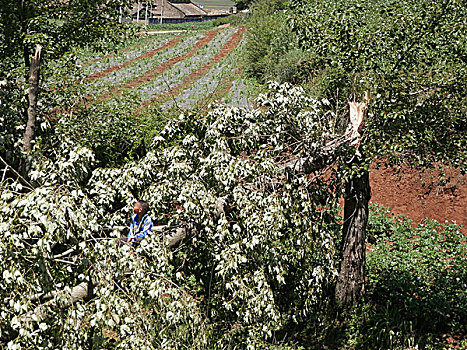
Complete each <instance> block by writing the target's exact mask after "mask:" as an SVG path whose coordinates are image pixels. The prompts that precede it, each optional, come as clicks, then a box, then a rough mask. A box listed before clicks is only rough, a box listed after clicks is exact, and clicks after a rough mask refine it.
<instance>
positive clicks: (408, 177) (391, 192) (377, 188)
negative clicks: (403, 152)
mask: <svg viewBox="0 0 467 350" xmlns="http://www.w3.org/2000/svg"><path fill="white" fill-rule="evenodd" d="M441 171H442V172H440V170H439V169H416V168H415V169H412V168H410V167H408V166H402V167H400V168H395V167H392V168H384V167H382V168H380V169H377V168H376V166H372V168H371V169H370V184H371V193H372V196H371V202H376V203H379V204H381V205H384V206H388V207H391V209H392V211H393V212H394V213H396V214H403V215H406V216H407V217H409V218H410V219H412V220H414V221H416V222H420V221H421V220H422V219H424V218H425V217H428V218H432V219H436V220H438V221H440V222H444V221H445V220H449V221H455V222H456V223H457V224H462V225H464V230H465V226H466V225H467V175H464V176H462V175H461V174H460V171H459V170H453V169H447V168H441ZM440 174H443V176H441V177H440V176H439V175H440Z"/></svg>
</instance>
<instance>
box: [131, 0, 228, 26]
mask: <svg viewBox="0 0 467 350" xmlns="http://www.w3.org/2000/svg"><path fill="white" fill-rule="evenodd" d="M146 4H147V5H146ZM146 6H147V8H148V11H147V16H148V17H147V19H148V22H149V23H183V22H201V21H206V20H210V19H216V18H219V17H223V16H228V15H229V11H223V12H222V11H217V12H212V11H208V10H204V9H202V8H201V7H199V6H198V5H196V4H194V3H193V2H191V1H190V0H171V1H168V0H152V1H150V0H149V1H147V2H146V1H141V2H139V3H134V4H133V9H132V10H131V18H132V19H133V21H136V20H137V19H138V18H139V21H140V22H141V21H143V22H144V20H145V18H146ZM138 13H139V16H138Z"/></svg>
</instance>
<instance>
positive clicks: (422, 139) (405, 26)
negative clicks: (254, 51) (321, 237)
mask: <svg viewBox="0 0 467 350" xmlns="http://www.w3.org/2000/svg"><path fill="white" fill-rule="evenodd" d="M290 5H291V11H290V23H291V25H292V27H293V29H294V31H295V32H296V33H297V35H298V36H299V40H300V42H301V45H302V47H303V48H304V49H306V50H308V51H309V52H310V53H311V54H312V55H313V56H314V58H315V61H314V66H315V67H316V70H315V72H317V73H315V74H316V76H315V78H317V80H316V81H319V83H320V84H321V86H322V89H321V93H322V96H321V97H325V98H328V99H329V100H330V101H331V105H332V106H335V109H336V110H337V109H338V108H341V107H342V106H344V107H345V106H346V105H347V101H352V100H357V101H358V100H359V99H360V96H362V95H363V94H364V92H365V91H368V92H370V102H369V105H368V118H367V120H366V122H365V124H366V126H365V129H364V132H363V138H362V142H361V144H360V146H359V147H358V148H356V150H355V152H351V154H350V155H349V159H352V161H351V162H350V164H351V166H350V167H349V166H345V167H343V169H342V171H343V172H344V173H345V174H346V177H347V185H346V191H345V203H346V204H345V217H344V222H345V223H346V224H345V225H344V232H343V237H344V241H343V245H344V246H345V247H347V248H348V251H346V252H345V253H344V260H343V263H342V264H341V271H340V276H339V282H338V284H337V291H336V292H337V296H338V299H339V301H340V302H341V303H342V304H353V303H354V302H355V301H356V300H357V299H358V297H359V295H360V294H361V291H362V287H363V281H364V279H363V278H364V276H363V274H364V263H365V249H364V244H365V227H366V219H365V216H366V215H365V213H367V212H368V199H369V183H368V166H369V163H370V162H371V160H372V159H374V158H376V157H378V158H380V159H385V160H387V161H388V162H389V163H400V162H402V161H407V162H409V163H410V164H412V165H421V166H431V164H432V163H433V162H442V163H449V164H453V165H455V166H462V165H463V164H465V159H466V153H465V150H466V137H465V136H466V123H465V115H466V114H467V100H466V95H465V91H466V88H467V70H466V68H465V67H466V65H465V63H466V57H467V55H466V50H467V40H466V33H467V32H466V31H465V14H464V12H465V9H464V7H465V6H464V5H465V4H464V2H463V1H461V0H443V1H424V0H411V1H393V2H387V1H378V0H373V1H363V2H362V1H353V0H352V1H347V0H346V1H339V0H338V1H325V0H308V1H305V2H304V1H291V4H290ZM349 204H351V206H350V207H349ZM352 206H354V208H352ZM355 219H357V220H356V221H355V222H354V221H353V220H355ZM351 253H352V254H354V255H351V256H350V255H349V254H351Z"/></svg>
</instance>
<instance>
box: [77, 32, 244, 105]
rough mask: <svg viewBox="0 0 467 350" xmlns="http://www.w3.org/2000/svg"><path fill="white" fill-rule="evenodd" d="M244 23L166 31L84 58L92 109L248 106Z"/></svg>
mask: <svg viewBox="0 0 467 350" xmlns="http://www.w3.org/2000/svg"><path fill="white" fill-rule="evenodd" d="M244 33H245V28H244V27H220V28H214V29H211V30H208V31H189V32H184V33H179V34H174V33H163V34H158V35H151V36H148V37H146V38H143V39H140V40H139V41H138V42H137V43H133V44H129V46H128V47H125V48H123V49H121V50H119V51H116V52H114V53H110V54H108V55H104V56H95V57H90V58H87V59H86V60H84V59H83V60H82V62H80V65H81V71H82V76H84V77H85V78H84V79H83V80H82V84H81V88H82V89H84V96H85V97H84V98H83V99H81V100H80V101H79V102H78V103H77V105H78V106H81V107H83V106H85V108H86V109H88V110H95V111H98V110H103V109H108V108H109V107H110V108H118V109H119V110H120V111H125V112H128V113H135V114H140V113H145V111H147V110H150V109H153V108H154V107H160V108H162V109H165V110H167V109H171V108H176V109H180V110H183V109H194V108H196V109H199V108H206V107H207V106H208V105H209V104H210V103H211V102H213V101H220V102H225V103H229V104H232V105H237V106H248V105H250V104H251V100H252V97H251V96H249V95H248V93H245V91H244V88H245V84H244V82H243V81H242V79H241V74H239V73H240V69H239V66H238V57H237V54H238V49H239V47H240V46H241V45H242V42H243V39H244Z"/></svg>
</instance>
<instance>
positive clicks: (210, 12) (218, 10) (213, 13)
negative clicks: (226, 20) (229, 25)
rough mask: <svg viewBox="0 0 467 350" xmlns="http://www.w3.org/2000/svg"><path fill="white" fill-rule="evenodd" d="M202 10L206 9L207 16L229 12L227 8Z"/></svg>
mask: <svg viewBox="0 0 467 350" xmlns="http://www.w3.org/2000/svg"><path fill="white" fill-rule="evenodd" d="M204 11H206V13H207V14H208V16H228V15H230V14H231V12H230V11H229V10H222V9H206V10H204Z"/></svg>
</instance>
